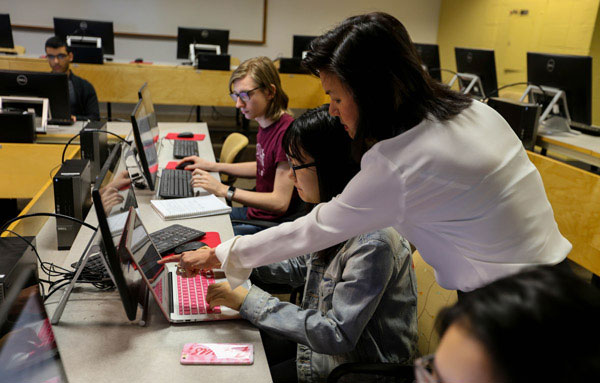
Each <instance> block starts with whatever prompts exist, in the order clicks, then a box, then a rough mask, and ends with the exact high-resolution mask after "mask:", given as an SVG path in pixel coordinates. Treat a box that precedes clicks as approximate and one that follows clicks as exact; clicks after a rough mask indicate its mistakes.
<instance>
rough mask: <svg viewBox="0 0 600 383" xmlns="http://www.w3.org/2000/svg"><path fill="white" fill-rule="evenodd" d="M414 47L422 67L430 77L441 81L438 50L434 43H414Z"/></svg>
mask: <svg viewBox="0 0 600 383" xmlns="http://www.w3.org/2000/svg"><path fill="white" fill-rule="evenodd" d="M415 48H416V49H417V53H418V54H419V57H420V58H421V62H422V63H423V67H424V68H425V70H426V71H427V72H428V73H429V75H430V76H431V77H433V78H434V79H436V80H438V81H442V72H441V71H440V51H439V49H438V46H437V45H436V44H416V43H415Z"/></svg>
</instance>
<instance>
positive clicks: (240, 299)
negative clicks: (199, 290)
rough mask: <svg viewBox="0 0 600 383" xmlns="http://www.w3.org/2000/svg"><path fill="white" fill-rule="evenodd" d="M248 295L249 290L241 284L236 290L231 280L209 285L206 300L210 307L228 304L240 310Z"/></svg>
mask: <svg viewBox="0 0 600 383" xmlns="http://www.w3.org/2000/svg"><path fill="white" fill-rule="evenodd" d="M247 295H248V290H246V289H245V288H244V287H242V286H239V287H237V288H236V289H235V290H232V289H231V286H229V282H221V283H215V284H212V285H209V286H208V293H207V294H206V301H207V302H208V304H209V305H210V307H215V306H227V307H229V308H231V309H234V310H236V311H240V307H242V303H244V299H246V296H247Z"/></svg>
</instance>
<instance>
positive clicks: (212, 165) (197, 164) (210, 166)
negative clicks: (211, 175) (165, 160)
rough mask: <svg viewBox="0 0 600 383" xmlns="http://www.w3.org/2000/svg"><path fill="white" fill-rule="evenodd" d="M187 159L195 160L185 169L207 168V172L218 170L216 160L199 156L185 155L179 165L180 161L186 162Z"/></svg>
mask: <svg viewBox="0 0 600 383" xmlns="http://www.w3.org/2000/svg"><path fill="white" fill-rule="evenodd" d="M185 161H192V162H193V164H191V165H188V166H186V167H185V170H194V169H202V170H206V171H207V172H217V171H218V170H217V163H216V162H212V161H206V160H204V159H202V158H200V157H198V156H189V157H185V158H184V159H182V160H181V161H179V163H177V165H179V164H180V163H182V162H185Z"/></svg>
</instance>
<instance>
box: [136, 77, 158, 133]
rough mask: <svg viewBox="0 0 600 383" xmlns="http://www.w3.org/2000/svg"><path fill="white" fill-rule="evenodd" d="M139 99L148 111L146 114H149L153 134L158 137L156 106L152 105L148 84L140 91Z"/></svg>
mask: <svg viewBox="0 0 600 383" xmlns="http://www.w3.org/2000/svg"><path fill="white" fill-rule="evenodd" d="M138 97H139V99H140V100H142V103H143V104H144V108H145V109H146V113H148V118H149V120H150V128H151V129H152V134H153V135H154V137H156V136H158V121H157V119H156V112H155V111H154V104H153V103H152V97H150V89H149V88H148V83H147V82H145V83H144V85H142V87H141V88H140V90H138Z"/></svg>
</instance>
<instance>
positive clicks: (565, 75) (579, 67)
mask: <svg viewBox="0 0 600 383" xmlns="http://www.w3.org/2000/svg"><path fill="white" fill-rule="evenodd" d="M527 81H528V82H529V83H531V84H535V85H541V86H542V87H544V86H546V87H552V88H557V89H560V90H562V91H564V92H565V93H566V99H567V107H568V110H569V114H570V117H571V121H572V122H575V123H580V124H585V125H590V124H591V123H592V58H591V57H590V56H572V55H559V54H550V53H534V52H527ZM544 98H545V99H544ZM549 98H551V96H550V95H547V97H544V96H543V95H540V94H536V100H535V102H536V103H539V104H541V105H542V110H544V109H545V107H546V106H547V105H548V103H549V102H550V100H549ZM530 102H531V100H530ZM559 109H560V106H559ZM559 114H564V111H560V110H559Z"/></svg>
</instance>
